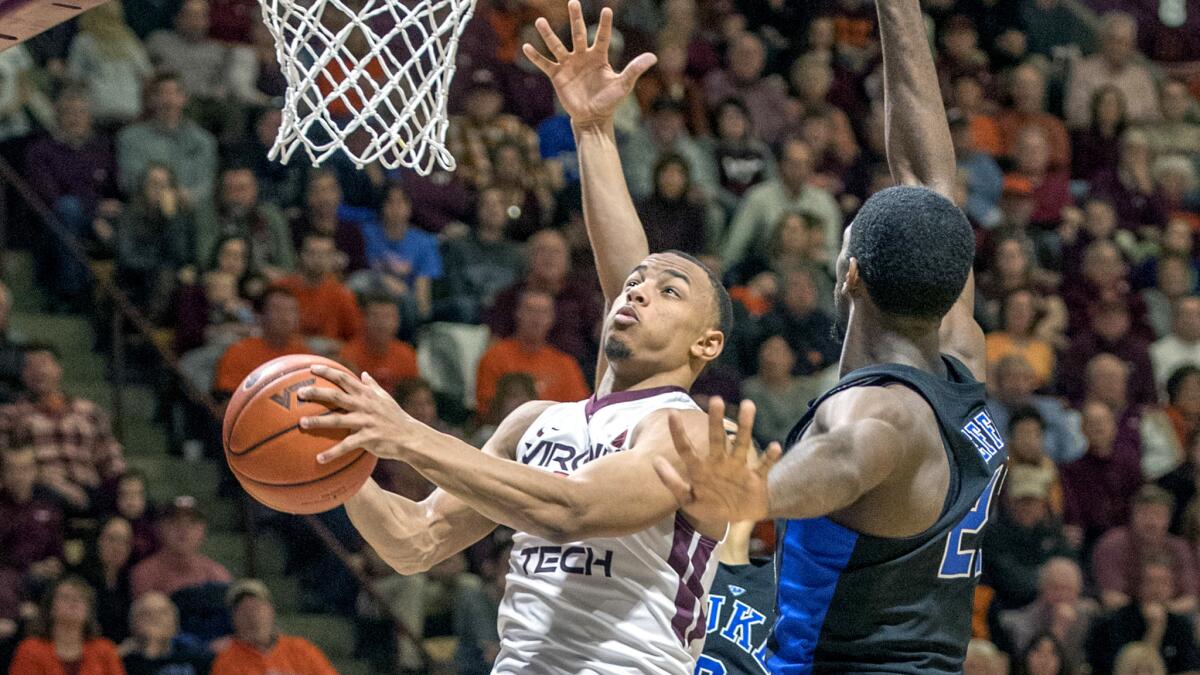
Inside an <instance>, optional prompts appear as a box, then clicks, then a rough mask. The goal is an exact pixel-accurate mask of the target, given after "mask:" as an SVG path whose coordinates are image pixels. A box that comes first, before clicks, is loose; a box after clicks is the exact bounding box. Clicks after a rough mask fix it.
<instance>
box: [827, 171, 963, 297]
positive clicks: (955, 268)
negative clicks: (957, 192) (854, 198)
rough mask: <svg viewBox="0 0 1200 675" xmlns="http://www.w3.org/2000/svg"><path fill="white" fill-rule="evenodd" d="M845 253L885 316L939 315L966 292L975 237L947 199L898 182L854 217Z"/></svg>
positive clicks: (956, 208)
mask: <svg viewBox="0 0 1200 675" xmlns="http://www.w3.org/2000/svg"><path fill="white" fill-rule="evenodd" d="M847 254H848V255H849V256H850V257H852V258H856V259H858V270H859V274H860V275H861V276H862V280H863V283H864V284H865V285H866V288H867V293H868V294H869V295H870V296H871V300H873V301H874V302H875V304H876V305H878V306H879V309H880V310H882V311H883V312H884V313H886V314H890V315H892V316H897V317H906V318H917V319H940V318H941V317H943V316H945V314H946V312H948V311H949V310H950V308H951V307H953V306H954V302H955V301H956V300H957V299H958V296H959V295H961V294H962V290H963V287H964V286H965V285H966V283H967V276H968V275H969V274H970V272H971V265H972V263H974V261H975V235H974V233H973V232H972V231H971V225H970V223H968V222H967V217H966V216H965V215H963V212H962V211H961V210H960V209H959V208H958V207H957V206H955V205H954V203H953V202H951V201H950V200H949V199H946V198H945V197H943V196H942V195H939V194H938V193H936V192H934V191H933V190H930V189H928V188H924V187H911V186H900V187H891V188H887V189H885V190H880V191H879V192H877V193H875V194H874V195H872V196H871V198H870V199H868V200H867V202H866V203H865V204H863V206H862V209H861V210H860V211H859V212H858V216H856V217H855V218H854V223H853V229H852V230H851V232H850V241H849V243H848V247H847Z"/></svg>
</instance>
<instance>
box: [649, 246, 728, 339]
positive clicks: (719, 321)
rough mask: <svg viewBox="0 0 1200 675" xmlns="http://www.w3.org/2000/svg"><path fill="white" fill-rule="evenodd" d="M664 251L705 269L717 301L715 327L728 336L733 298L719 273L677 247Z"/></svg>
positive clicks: (714, 314) (714, 316)
mask: <svg viewBox="0 0 1200 675" xmlns="http://www.w3.org/2000/svg"><path fill="white" fill-rule="evenodd" d="M663 253H665V254H670V255H676V256H679V257H680V258H683V259H684V260H686V261H688V262H690V263H692V264H694V265H696V266H697V267H699V268H700V269H702V270H704V274H705V275H706V276H707V277H708V285H709V286H710V287H712V292H713V301H714V302H715V303H716V308H715V309H716V311H715V312H714V313H713V318H714V319H715V325H714V326H713V328H716V329H717V330H719V331H721V334H722V335H724V336H725V337H726V338H728V337H729V336H730V335H731V334H732V333H733V300H731V299H730V297H729V291H727V290H725V284H723V283H721V280H720V279H719V278H717V274H716V273H715V272H713V271H712V269H710V268H709V266H708V265H705V264H704V263H703V262H701V261H700V259H699V258H697V257H696V256H694V255H692V254H690V253H684V252H683V251H679V250H676V249H671V250H669V251H663Z"/></svg>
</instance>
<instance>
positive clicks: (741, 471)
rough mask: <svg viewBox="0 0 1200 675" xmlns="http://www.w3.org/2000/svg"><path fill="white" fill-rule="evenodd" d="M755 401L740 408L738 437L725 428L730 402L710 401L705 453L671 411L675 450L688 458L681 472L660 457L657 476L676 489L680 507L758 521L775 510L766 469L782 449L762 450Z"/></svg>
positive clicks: (707, 516)
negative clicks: (756, 437) (757, 445)
mask: <svg viewBox="0 0 1200 675" xmlns="http://www.w3.org/2000/svg"><path fill="white" fill-rule="evenodd" d="M754 412H755V408H754V403H752V402H750V401H744V402H743V403H742V405H741V410H740V411H739V412H738V431H737V436H736V437H735V438H734V440H733V442H732V443H730V442H729V441H728V437H727V435H726V433H725V402H724V401H722V400H721V399H720V398H712V399H710V400H709V404H708V452H706V453H704V454H703V455H700V454H698V453H697V452H696V448H695V447H694V446H693V445H692V440H691V438H689V437H688V434H687V431H686V430H685V429H684V426H683V419H682V418H681V417H680V416H679V414H678V413H676V412H672V413H670V416H669V417H668V419H667V423H668V425H669V426H670V429H671V439H672V440H673V441H674V442H675V450H676V452H678V453H679V458H680V459H681V460H683V468H684V471H683V473H682V474H681V473H680V472H679V471H677V470H676V469H675V467H674V466H672V465H671V463H670V462H668V461H667V460H666V459H665V458H662V457H659V458H657V459H655V462H654V469H655V470H656V471H657V472H658V477H659V479H660V480H662V482H663V484H664V485H666V486H667V488H669V489H670V490H671V492H672V493H674V495H675V499H676V500H677V501H678V502H679V507H680V509H682V510H684V511H686V512H687V513H688V515H691V516H694V517H696V518H700V519H702V520H714V521H720V520H724V521H728V522H738V521H744V520H752V521H759V520H762V519H764V518H766V517H768V514H769V513H770V495H769V494H768V491H767V475H768V474H769V473H770V471H771V467H773V466H775V463H776V462H778V461H779V457H780V456H781V455H782V454H783V449H782V448H781V447H780V445H779V443H771V445H770V446H768V447H767V451H766V452H765V453H764V454H762V455H761V456H760V455H759V454H758V451H757V450H755V448H754V441H753V440H752V439H753V436H752V433H753V431H754Z"/></svg>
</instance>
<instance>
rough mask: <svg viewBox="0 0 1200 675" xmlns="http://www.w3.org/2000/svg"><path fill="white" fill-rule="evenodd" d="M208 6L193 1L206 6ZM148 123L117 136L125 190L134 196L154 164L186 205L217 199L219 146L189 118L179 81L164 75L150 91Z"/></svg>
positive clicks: (153, 83) (147, 97) (120, 169)
mask: <svg viewBox="0 0 1200 675" xmlns="http://www.w3.org/2000/svg"><path fill="white" fill-rule="evenodd" d="M202 1H203V0H192V2H202ZM146 101H147V103H148V105H149V111H148V112H149V118H148V119H146V120H145V121H142V122H137V123H134V124H131V125H129V126H127V127H125V128H124V129H122V130H121V133H119V134H118V135H117V169H118V172H119V173H118V177H119V178H120V181H121V187H122V189H124V191H125V192H126V193H127V194H133V193H134V192H135V191H136V189H137V186H138V184H139V181H140V180H141V178H142V177H143V176H145V174H146V169H147V168H148V167H149V166H150V165H151V164H162V165H165V166H167V167H170V169H171V171H172V172H173V173H174V174H175V178H176V179H177V180H178V181H179V188H180V198H181V199H182V201H184V202H186V203H187V204H191V205H193V206H194V205H197V204H204V203H206V202H207V201H208V200H209V199H212V195H213V184H214V181H215V180H216V173H217V141H216V139H215V138H213V136H212V134H210V133H208V132H207V131H205V130H204V129H201V128H200V125H198V124H196V123H195V122H193V121H192V120H191V119H189V118H188V117H186V116H185V115H184V108H185V107H186V106H187V101H188V99H187V94H186V93H185V92H184V90H183V85H182V84H180V81H179V76H178V75H176V74H175V73H172V72H160V73H159V74H157V75H155V76H154V78H153V79H151V80H150V82H149V83H148V84H147V85H146Z"/></svg>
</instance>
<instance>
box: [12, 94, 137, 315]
mask: <svg viewBox="0 0 1200 675" xmlns="http://www.w3.org/2000/svg"><path fill="white" fill-rule="evenodd" d="M54 112H55V115H54V128H53V129H52V130H51V131H50V132H49V133H47V134H45V135H42V136H41V137H39V138H36V139H34V140H33V141H32V142H31V143H30V144H29V149H28V151H27V152H26V155H25V157H24V158H23V159H24V162H23V166H24V168H25V176H26V178H27V179H28V180H29V184H30V187H32V188H33V190H34V192H36V193H37V195H38V197H40V198H41V199H42V201H44V202H45V203H46V205H47V206H49V207H50V209H51V210H52V211H53V212H54V215H55V216H56V217H57V218H58V221H59V223H60V225H62V226H63V227H65V228H66V229H67V230H68V232H70V233H71V234H72V235H73V236H74V237H75V239H76V241H77V242H78V243H79V244H82V245H83V246H85V247H88V248H91V247H94V246H95V244H96V242H98V241H103V240H105V239H106V238H107V237H108V236H111V234H112V230H111V225H110V220H111V219H112V217H113V216H115V215H116V213H117V212H118V211H119V209H120V204H119V203H118V202H116V201H115V200H112V199H109V198H110V197H113V196H115V195H116V168H117V167H116V158H115V157H114V156H113V151H112V146H111V144H110V141H109V139H106V138H104V137H102V136H101V135H99V134H97V133H95V131H94V130H93V128H92V116H91V111H90V107H89V103H88V99H87V96H86V94H84V92H83V91H82V90H79V89H75V88H69V87H68V88H66V89H63V91H62V92H60V93H59V95H58V99H57V100H56V101H55V107H54ZM17 166H21V165H20V164H18V165H17ZM33 252H34V259H35V260H36V261H37V263H38V268H37V272H38V277H39V279H40V280H41V281H42V282H43V283H45V284H46V285H47V286H48V287H49V290H50V292H51V294H52V295H53V296H54V300H55V301H56V302H59V303H64V304H66V305H67V306H69V307H83V306H85V305H86V302H87V291H88V290H89V288H90V279H89V277H88V270H87V269H86V268H85V267H84V265H83V264H82V263H80V262H79V260H78V259H77V258H76V257H75V256H74V255H72V251H71V250H70V249H69V248H68V247H67V245H66V244H65V243H64V242H62V241H61V240H60V239H59V238H58V237H55V236H45V237H42V238H41V240H40V242H39V245H38V246H36V247H34V251H33Z"/></svg>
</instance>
